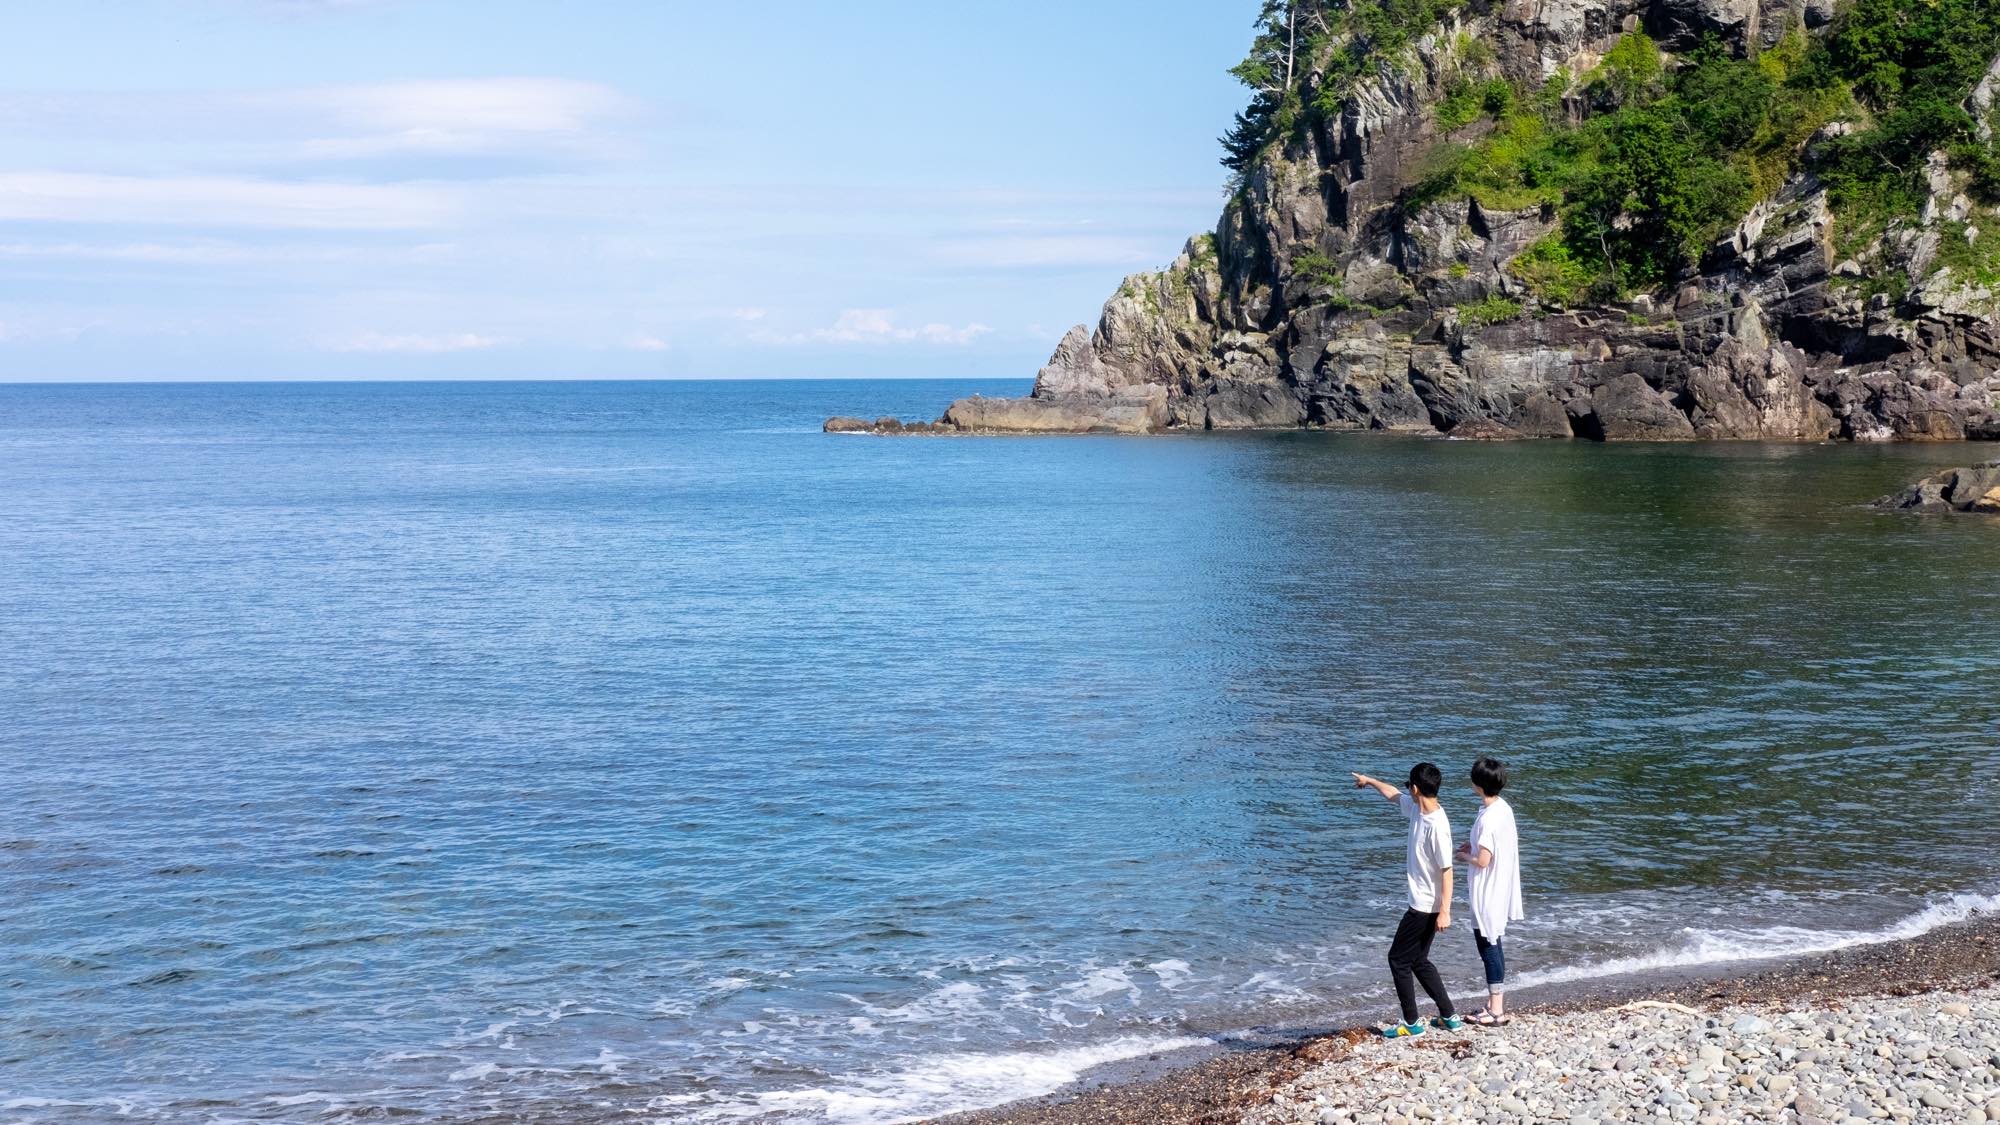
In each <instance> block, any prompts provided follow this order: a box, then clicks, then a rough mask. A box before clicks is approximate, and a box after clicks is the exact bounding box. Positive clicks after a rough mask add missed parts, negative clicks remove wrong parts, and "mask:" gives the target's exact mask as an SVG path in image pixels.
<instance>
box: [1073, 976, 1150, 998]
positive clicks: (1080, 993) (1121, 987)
mask: <svg viewBox="0 0 2000 1125" xmlns="http://www.w3.org/2000/svg"><path fill="white" fill-rule="evenodd" d="M1064 991H1066V992H1068V993H1069V995H1070V996H1072V997H1074V998H1075V999H1078V1000H1095V999H1097V998H1098V997H1100V996H1109V995H1111V994H1112V993H1114V992H1130V993H1133V994H1135V995H1136V994H1137V993H1138V991H1139V986H1138V985H1136V984H1133V983H1132V978H1131V977H1130V976H1129V975H1127V974H1126V972H1125V970H1124V969H1093V970H1092V971H1091V972H1090V973H1089V974H1088V975H1086V976H1085V977H1084V978H1083V979H1082V980H1080V981H1077V982H1076V983H1075V984H1072V985H1070V986H1069V987H1068V988H1066V989H1065V990H1064Z"/></svg>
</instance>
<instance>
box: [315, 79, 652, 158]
mask: <svg viewBox="0 0 2000 1125" xmlns="http://www.w3.org/2000/svg"><path fill="white" fill-rule="evenodd" d="M283 96H284V98H286V99H288V100H291V101H293V102H295V103H296V104H297V105H298V107H299V108H300V109H301V111H303V114H302V115H305V116H320V115H324V117H325V118H327V119H328V122H329V123H330V124H331V125H333V126H334V127H335V128H338V129H340V130H343V131H344V135H339V136H332V137H320V138H315V139H311V140H307V141H305V142H303V144H302V145H301V151H302V152H303V153H304V154H305V155H307V156H311V157H315V158H321V159H352V158H359V157H371V156H381V155H385V154H391V153H407V152H417V153H426V152H428V153H448V154H468V153H490V152H495V151H507V150H511V149H515V148H519V147H523V146H524V145H525V146H533V145H535V144H545V143H548V142H551V141H575V140H578V139H580V138H583V137H585V136H586V135H587V134H589V133H590V132H591V131H592V130H593V129H594V128H595V127H596V126H597V125H598V123H599V122H600V121H602V120H603V119H605V118H608V117H611V116H613V115H615V114H617V113H619V112H621V111H623V110H625V109H627V108H628V107H629V106H630V105H631V103H630V102H629V100H628V99H627V98H625V97H624V96H623V95H621V94H619V93H618V92H617V91H616V90H613V89H612V88H611V87H609V86H606V85H603V84H601V83H597V82H574V81H569V80H565V79H557V78H476V79H460V80H437V81H423V82H384V83H375V84H371V85H360V86H329V87H323V88H317V89H305V90H298V91H292V92H289V93H287V94H285V95H283Z"/></svg>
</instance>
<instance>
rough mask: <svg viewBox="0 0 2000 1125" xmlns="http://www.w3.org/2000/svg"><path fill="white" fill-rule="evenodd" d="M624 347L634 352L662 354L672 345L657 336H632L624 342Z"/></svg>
mask: <svg viewBox="0 0 2000 1125" xmlns="http://www.w3.org/2000/svg"><path fill="white" fill-rule="evenodd" d="M625 346H626V347H627V348H630V349H631V350H633V351H635V352H663V351H666V350H667V349H668V348H669V347H671V346H672V345H670V344H668V343H667V342H666V341H665V340H662V339H661V338H659V337H658V336H643V335H642V336H634V337H632V338H631V339H629V340H627V341H625Z"/></svg>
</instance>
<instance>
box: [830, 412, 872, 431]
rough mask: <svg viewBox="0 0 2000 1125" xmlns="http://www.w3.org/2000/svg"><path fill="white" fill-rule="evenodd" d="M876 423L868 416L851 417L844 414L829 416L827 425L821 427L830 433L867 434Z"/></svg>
mask: <svg viewBox="0 0 2000 1125" xmlns="http://www.w3.org/2000/svg"><path fill="white" fill-rule="evenodd" d="M874 425H875V424H874V423H873V422H870V421H869V420H868V419H866V418H850V417H848V416H846V415H844V414H842V415H836V416H834V417H832V418H828V419H827V420H826V425H824V426H821V427H820V431H821V432H822V433H829V434H865V433H867V432H868V431H869V430H871V429H873V428H874Z"/></svg>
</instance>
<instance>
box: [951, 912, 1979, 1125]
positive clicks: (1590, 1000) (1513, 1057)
mask: <svg viewBox="0 0 2000 1125" xmlns="http://www.w3.org/2000/svg"><path fill="white" fill-rule="evenodd" d="M1479 999H1482V998H1480V997H1475V996H1471V995H1467V996H1464V997H1462V998H1461V1005H1462V1006H1463V1007H1464V1008H1465V1009H1466V1010H1468V1011H1470V1010H1471V1009H1472V1008H1475V1007H1477V1005H1478V1001H1479ZM1510 1000H1512V1001H1513V1003H1512V1004H1511V1005H1510V1013H1509V1014H1510V1015H1512V1016H1513V1022H1512V1023H1511V1024H1509V1025H1507V1026H1505V1027H1499V1028H1477V1027H1473V1026H1471V1025H1469V1024H1468V1025H1467V1026H1466V1027H1465V1028H1464V1029H1463V1030H1461V1031H1458V1032H1441V1031H1435V1030H1434V1031H1430V1032H1427V1033H1426V1034H1425V1035H1423V1036H1421V1037H1419V1038H1416V1039H1409V1040H1400V1041H1388V1040H1384V1039H1382V1038H1380V1037H1379V1036H1378V1035H1376V1034H1374V1032H1373V1030H1372V1029H1369V1028H1362V1027H1356V1028H1350V1029H1347V1030H1343V1031H1340V1032H1337V1033H1334V1034H1330V1035H1314V1036H1309V1037H1304V1038H1301V1039H1299V1040H1298V1041H1296V1042H1294V1043H1291V1044H1289V1045H1286V1046H1283V1047H1280V1048H1266V1049H1260V1050H1250V1051H1238V1052H1230V1053H1227V1054H1224V1055H1222V1056H1220V1057H1217V1058H1213V1059H1208V1060H1205V1061H1203V1062H1201V1063H1199V1064H1198V1065H1195V1066H1190V1067H1186V1068H1183V1069H1180V1070H1177V1071H1174V1072H1172V1073H1168V1074H1165V1075H1161V1076H1158V1077H1154V1078H1150V1079H1146V1080H1141V1081H1122V1082H1108V1083H1107V1082H1100V1083H1097V1084H1092V1083H1091V1081H1090V1078H1091V1076H1086V1081H1085V1083H1084V1084H1082V1085H1080V1086H1079V1087H1078V1088H1074V1089H1071V1090H1066V1091H1063V1092H1061V1093H1059V1094H1057V1095H1054V1096H1052V1097H1050V1098H1045V1099H1039V1100H1037V1101H1034V1102H1024V1103H1020V1104H1017V1105H1014V1106H1008V1107H1002V1108H1000V1109H998V1110H989V1111H985V1112H982V1113H976V1114H966V1115H961V1116H959V1117H956V1118H952V1119H950V1120H951V1122H952V1125H1114V1123H1116V1125H1124V1123H1131V1125H1140V1123H1144V1125H1420V1123H1429V1122H1443V1123H1451V1122H1458V1123H1463V1125H1473V1123H1478V1125H1487V1123H1492V1122H1510V1123H1511V1122H1555V1123H1561V1125H1590V1123H1593V1122H1594V1123H1597V1125H1603V1123H1606V1122H1621V1121H1630V1122H1661V1123H1665V1122H1681V1123H1694V1125H1733V1123H1736V1122H1753V1121H1763V1122H1781V1123H1784V1125H1858V1123H1872V1122H1889V1123H1891V1125H1904V1123H1911V1125H1928V1123H1933V1122H1937V1123H1950V1125H1984V1123H1987V1122H2000V918H1995V917H1992V916H1988V915H1981V916H1976V917H1974V918H1972V919H1971V920H1969V921H1966V922H1963V923H1960V924H1956V925H1951V926H1945V927H1942V928H1939V929H1937V930H1933V931H1931V932H1928V933H1925V934H1922V935H1919V936H1917V937H1914V938H1909V939H1906V940H1900V941H1893V942H1882V943H1877V944H1869V945H1858V946H1852V947H1848V948H1845V949H1840V950H1835V951H1832V952H1828V953H1820V954H1813V955H1809V956H1804V957H1798V958H1793V959H1790V960H1786V961H1781V962H1764V963H1750V964H1740V965H1715V966H1709V967H1707V969H1706V970H1704V971H1700V972H1692V973H1688V974H1686V975H1682V976H1678V977H1666V976H1628V977H1612V978H1605V979H1602V980H1597V981H1591V982H1584V983H1582V984H1579V985H1573V986H1570V987H1568V988H1563V989H1555V988H1551V989H1542V990H1536V989H1528V990H1523V991H1522V992H1521V993H1519V994H1518V995H1516V996H1512V997H1510Z"/></svg>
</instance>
